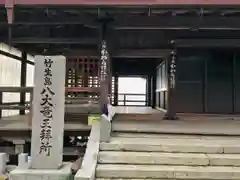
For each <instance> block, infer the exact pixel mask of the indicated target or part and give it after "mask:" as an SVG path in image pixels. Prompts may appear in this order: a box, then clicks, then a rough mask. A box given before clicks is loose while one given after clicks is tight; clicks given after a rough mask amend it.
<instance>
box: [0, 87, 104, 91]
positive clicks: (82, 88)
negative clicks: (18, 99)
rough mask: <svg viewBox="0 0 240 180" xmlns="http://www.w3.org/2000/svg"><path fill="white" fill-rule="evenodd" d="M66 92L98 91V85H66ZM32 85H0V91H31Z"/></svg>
mask: <svg viewBox="0 0 240 180" xmlns="http://www.w3.org/2000/svg"><path fill="white" fill-rule="evenodd" d="M65 90H66V92H100V88H98V87H66V89H65ZM32 91H33V87H7V86H6V87H0V92H32Z"/></svg>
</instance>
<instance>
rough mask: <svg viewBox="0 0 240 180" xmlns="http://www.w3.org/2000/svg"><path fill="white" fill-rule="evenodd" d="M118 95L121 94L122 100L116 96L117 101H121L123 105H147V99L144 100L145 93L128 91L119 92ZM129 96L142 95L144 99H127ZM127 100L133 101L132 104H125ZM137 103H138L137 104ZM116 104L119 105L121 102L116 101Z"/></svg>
mask: <svg viewBox="0 0 240 180" xmlns="http://www.w3.org/2000/svg"><path fill="white" fill-rule="evenodd" d="M118 96H123V100H120V98H118V102H123V106H147V100H146V94H130V93H119V94H118ZM129 96H135V97H137V96H138V97H144V98H145V100H137V99H136V100H130V99H128V97H129ZM128 102H131V103H134V104H132V105H131V104H127V103H128ZM137 103H139V104H137ZM143 103H144V104H143ZM118 105H120V106H121V104H119V103H118Z"/></svg>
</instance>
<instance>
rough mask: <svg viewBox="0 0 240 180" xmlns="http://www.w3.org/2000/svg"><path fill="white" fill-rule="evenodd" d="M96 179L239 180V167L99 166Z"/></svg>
mask: <svg viewBox="0 0 240 180" xmlns="http://www.w3.org/2000/svg"><path fill="white" fill-rule="evenodd" d="M96 177H97V178H104V179H108V178H119V179H120V178H131V179H149V178H150V179H151V178H153V179H184V180H187V179H191V180H193V179H194V180H195V179H196V180H199V179H206V180H209V179H212V180H226V179H227V180H239V179H240V167H222V166H220V167H211V166H199V167H192V166H164V165H161V166H160V165H116V164H104V165H102V164H101V165H98V166H97V171H96Z"/></svg>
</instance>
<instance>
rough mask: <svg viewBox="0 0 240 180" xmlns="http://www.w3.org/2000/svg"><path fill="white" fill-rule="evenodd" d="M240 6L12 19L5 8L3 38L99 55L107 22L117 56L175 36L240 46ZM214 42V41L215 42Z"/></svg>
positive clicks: (86, 11) (38, 13)
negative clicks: (103, 28)
mask: <svg viewBox="0 0 240 180" xmlns="http://www.w3.org/2000/svg"><path fill="white" fill-rule="evenodd" d="M239 19H240V7H235V8H222V7H221V8H219V7H215V8H213V7H211V8H209V7H208V8H189V7H188V8H170V7H169V8H167V7H164V8H162V7H151V8H150V7H100V6H99V7H92V6H91V7H54V6H51V7H46V6H38V7H37V6H34V7H33V6H31V7H23V6H16V7H14V21H13V24H12V25H11V26H9V25H8V23H7V15H6V9H5V7H1V8H0V41H2V42H6V43H8V41H9V27H11V41H10V43H11V44H12V45H14V46H16V47H18V48H20V49H23V50H26V51H28V52H30V53H33V54H35V53H44V52H45V53H52V54H54V53H56V54H59V53H62V54H66V53H69V54H72V53H76V54H81V53H82V54H85V55H89V54H94V55H98V48H99V42H100V38H101V32H102V27H103V24H107V31H106V39H107V40H108V43H109V46H110V50H111V51H112V53H113V54H114V56H120V57H121V54H120V55H119V51H120V50H121V51H124V52H125V53H126V50H128V52H129V51H131V52H133V51H134V50H135V51H136V50H152V51H157V50H159V49H163V50H164V49H169V48H170V46H169V42H170V41H171V40H173V39H174V40H176V42H178V44H181V46H182V47H191V46H196V47H197V46H200V47H201V46H202V47H207V46H211V45H214V46H216V47H231V46H233V45H234V47H240V33H239V31H240V23H238V21H239ZM211 43H212V44H211Z"/></svg>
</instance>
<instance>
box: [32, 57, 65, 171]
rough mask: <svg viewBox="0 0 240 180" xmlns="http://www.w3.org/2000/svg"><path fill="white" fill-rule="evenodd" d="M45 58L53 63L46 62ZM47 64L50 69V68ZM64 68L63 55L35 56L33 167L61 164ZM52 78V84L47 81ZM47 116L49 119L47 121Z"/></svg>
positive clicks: (49, 166)
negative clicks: (47, 74)
mask: <svg viewBox="0 0 240 180" xmlns="http://www.w3.org/2000/svg"><path fill="white" fill-rule="evenodd" d="M45 61H52V63H51V65H50V64H49V63H48V65H46V63H44V62H45ZM50 66H51V68H49V67H50ZM48 68H49V70H50V71H51V72H48V71H47V69H48ZM65 68H66V58H65V57H64V56H50V57H46V56H36V57H35V76H34V85H35V86H34V90H33V118H32V139H31V156H32V164H31V166H32V167H31V168H33V169H57V168H59V167H60V166H61V164H62V158H63V153H62V151H63V132H64V107H65V104H64V103H65ZM46 72H48V73H51V74H52V76H48V77H47V78H50V79H47V78H46V76H45V74H46ZM46 80H48V82H47V81H46ZM49 81H50V85H46V83H47V84H49ZM49 102H50V103H49ZM41 104H42V105H41ZM41 111H42V112H41ZM46 119H47V120H48V122H47V123H44V120H46ZM41 126H42V127H41ZM43 126H44V127H43Z"/></svg>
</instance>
